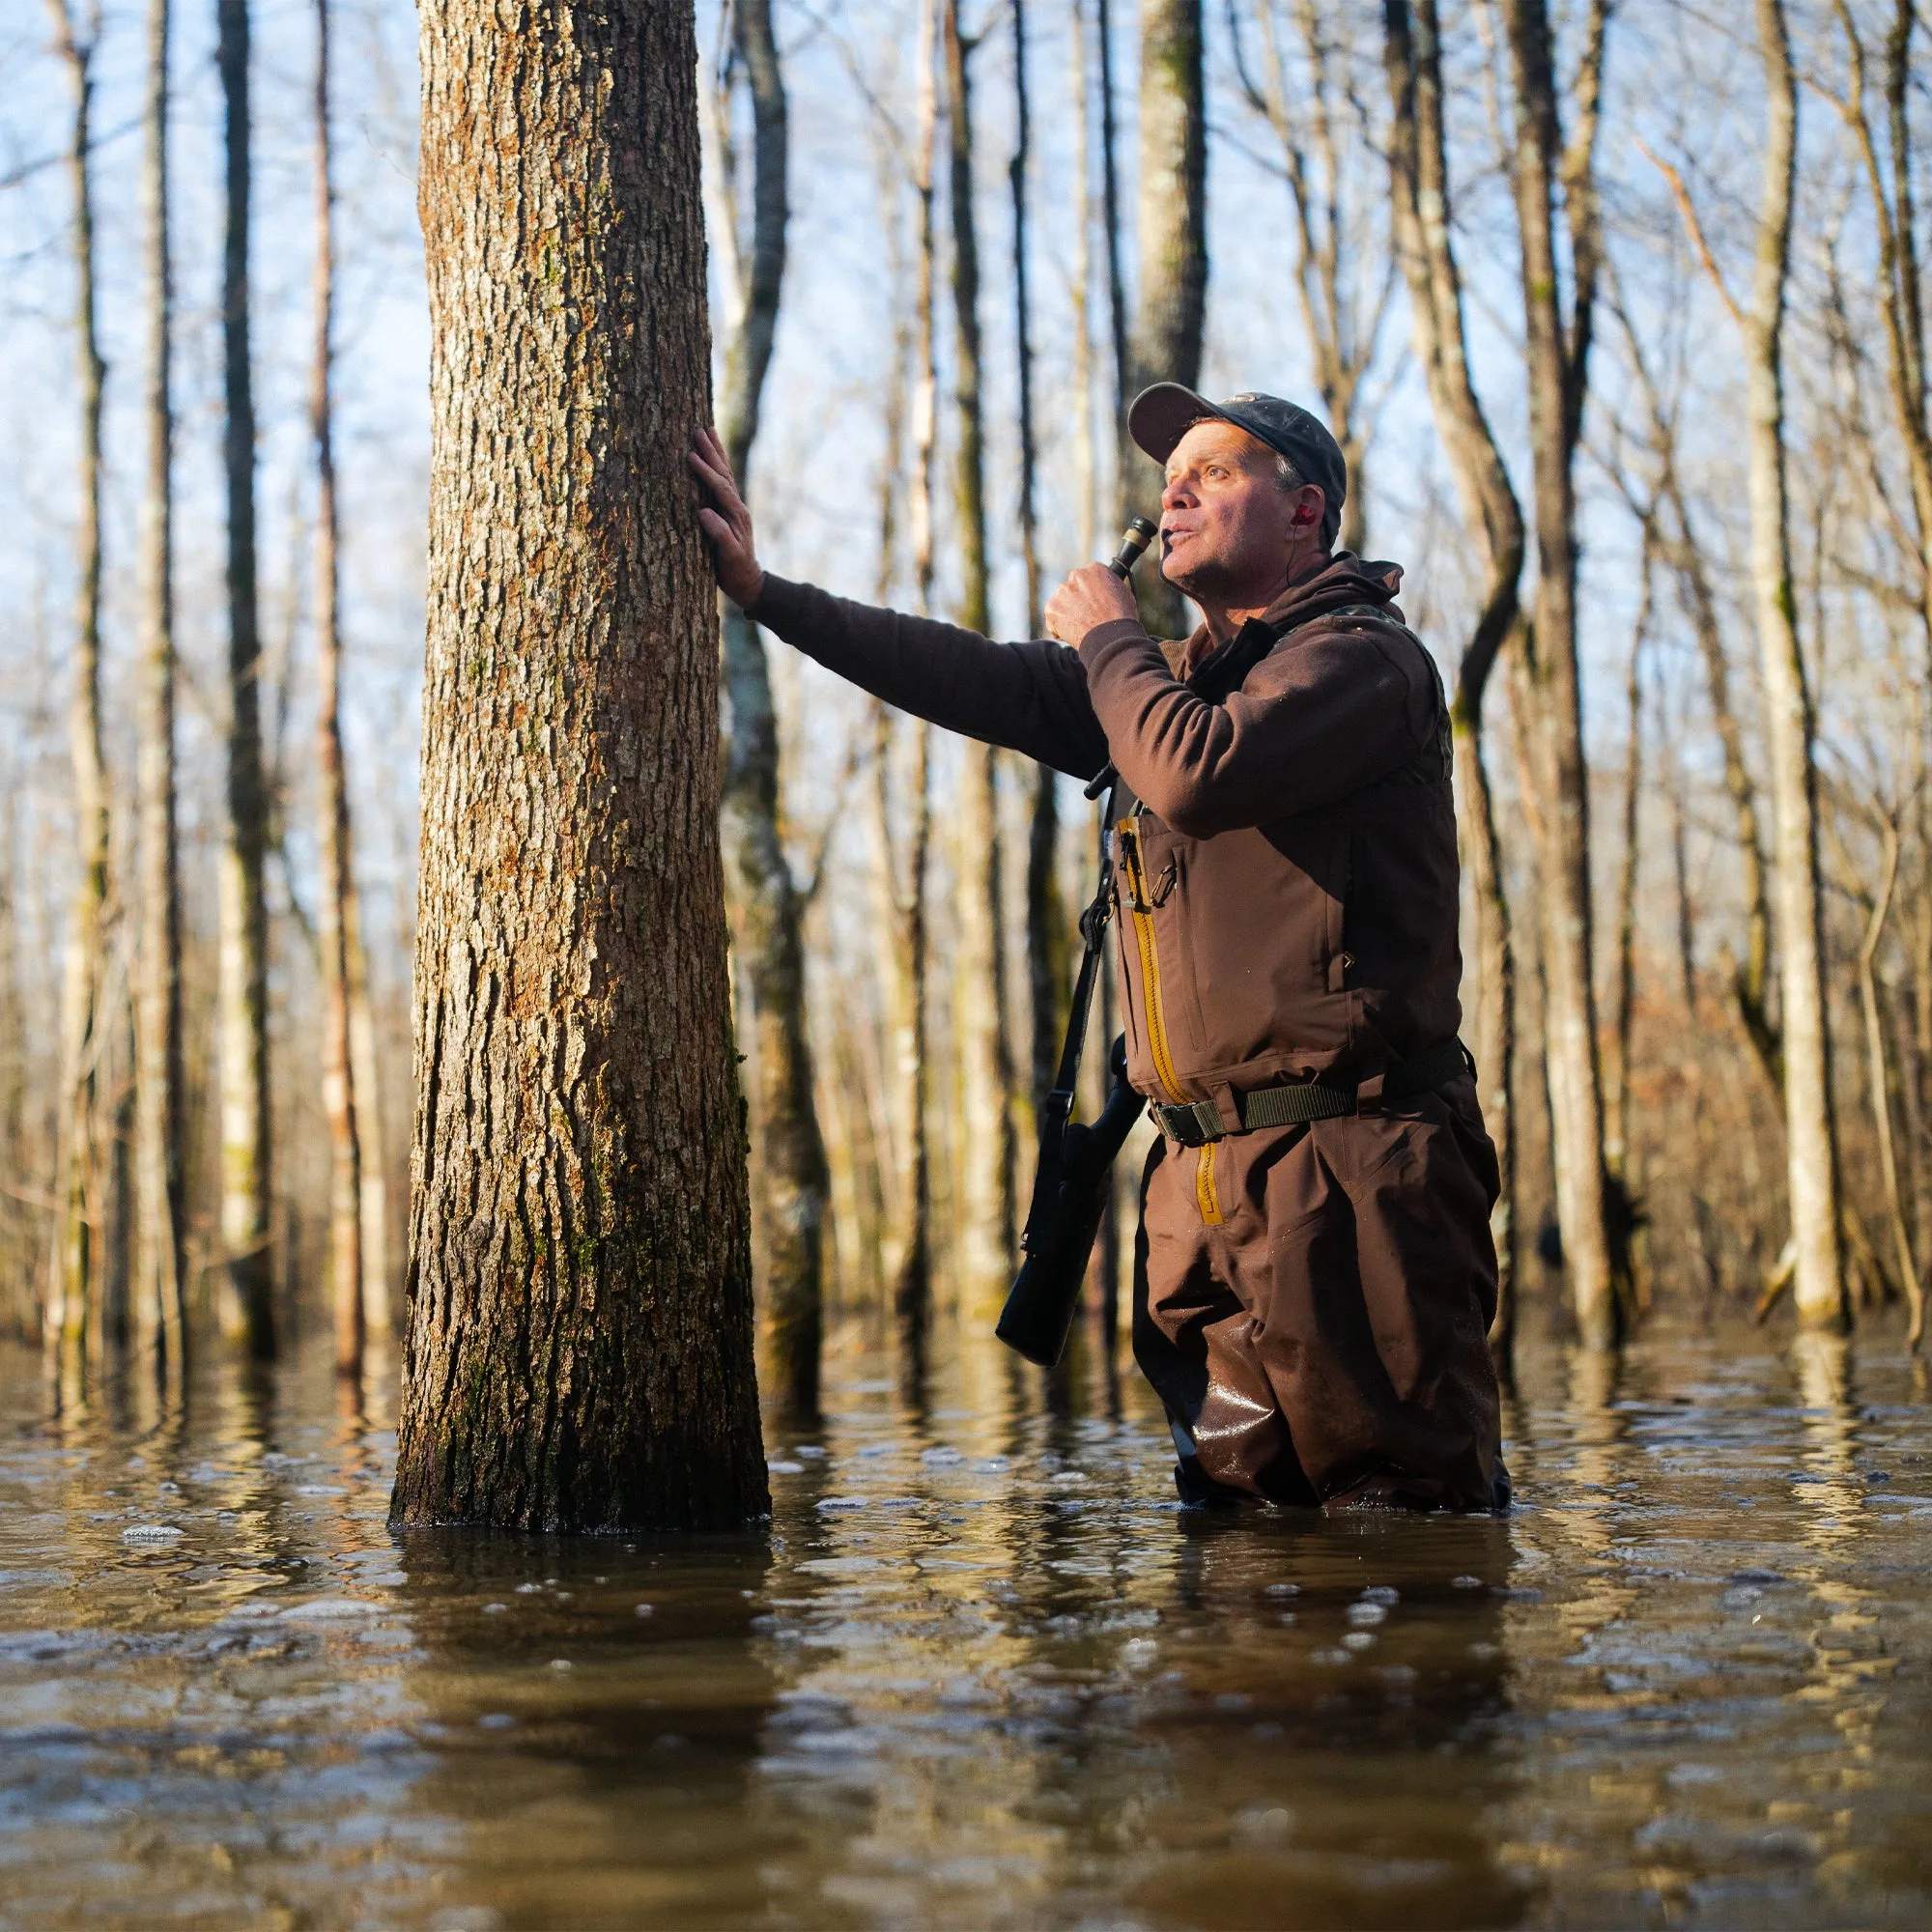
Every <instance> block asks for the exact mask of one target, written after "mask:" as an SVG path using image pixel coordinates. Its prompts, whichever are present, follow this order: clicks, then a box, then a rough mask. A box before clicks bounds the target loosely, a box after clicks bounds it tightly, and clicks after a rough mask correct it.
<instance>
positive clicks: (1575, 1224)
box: [1503, 0, 1628, 1348]
mask: <svg viewBox="0 0 1932 1932" xmlns="http://www.w3.org/2000/svg"><path fill="white" fill-rule="evenodd" d="M1503 13H1504V18H1505V21H1506V24H1507V27H1508V31H1509V41H1510V53H1511V65H1512V69H1513V72H1514V76H1515V88H1516V101H1517V121H1518V128H1517V143H1516V169H1515V188H1516V204H1517V221H1518V227H1519V230H1520V237H1521V243H1522V286H1523V314H1524V323H1525V352H1526V357H1527V365H1528V378H1529V418H1530V443H1531V448H1532V453H1533V456H1534V462H1535V493H1534V494H1535V526H1536V549H1537V582H1536V606H1535V614H1534V619H1533V622H1532V624H1531V626H1530V628H1529V629H1528V631H1527V632H1525V634H1524V644H1525V648H1524V650H1523V651H1522V652H1520V654H1519V656H1518V658H1517V660H1516V662H1515V670H1516V673H1517V675H1516V691H1517V693H1518V694H1519V696H1520V697H1521V698H1522V699H1523V700H1524V701H1525V703H1526V706H1527V708H1528V710H1529V714H1530V717H1529V723H1530V725H1531V729H1530V730H1529V732H1528V733H1527V734H1526V736H1527V738H1528V744H1529V750H1530V758H1531V762H1530V766H1529V769H1528V771H1527V772H1526V773H1525V777H1526V779H1527V781H1528V783H1529V787H1530V789H1531V791H1532V793H1533V794H1534V797H1533V804H1534V807H1535V809H1534V810H1533V811H1532V813H1531V824H1532V826H1533V828H1534V830H1535V833H1536V837H1537V861H1538V885H1539V891H1538V898H1539V902H1540V906H1541V910H1542V917H1543V928H1544V930H1543V958H1544V970H1545V973H1546V976H1547V982H1548V1007H1547V1010H1546V1017H1545V1033H1546V1037H1545V1065H1546V1067H1547V1070H1548V1083H1549V1102H1550V1116H1551V1121H1552V1131H1553V1135H1554V1142H1553V1148H1552V1152H1553V1155H1554V1164H1555V1170H1556V1216H1557V1222H1558V1225H1559V1227H1560V1229H1561V1231H1562V1236H1563V1259H1564V1265H1565V1268H1566V1270H1567V1271H1568V1274H1569V1277H1570V1293H1571V1300H1572V1305H1573V1307H1574V1309H1575V1311H1576V1316H1577V1327H1578V1329H1579V1331H1580V1332H1581V1335H1582V1337H1583V1340H1584V1342H1585V1344H1586V1345H1587V1346H1589V1347H1591V1348H1608V1347H1611V1346H1613V1345H1614V1344H1615V1342H1616V1341H1617V1339H1618V1337H1619V1335H1620V1334H1621V1332H1622V1327H1623V1316H1624V1309H1623V1299H1624V1297H1623V1295H1622V1293H1621V1292H1620V1291H1621V1289H1622V1288H1623V1286H1624V1284H1625V1282H1626V1279H1627V1275H1628V1255H1627V1252H1626V1243H1625V1242H1624V1241H1623V1240H1622V1239H1621V1238H1620V1237H1619V1236H1618V1235H1617V1234H1616V1233H1615V1232H1614V1231H1613V1229H1612V1226H1611V1218H1610V1214H1609V1211H1608V1209H1609V1201H1610V1189H1611V1178H1610V1176H1609V1173H1608V1170H1607V1168H1606V1165H1605V1155H1604V1106H1603V1078H1602V1069H1601V1066H1600V1064H1599V1055H1598V1042H1597V1013H1596V996H1595V989H1594V986H1593V982H1592V978H1591V891H1590V820H1589V779H1588V772H1587V769H1586V766H1585V762H1584V753H1583V716H1582V693H1581V681H1580V677H1579V673H1578V668H1577V494H1576V477H1575V463H1576V453H1577V440H1578V437H1579V435H1580V433H1581V429H1582V418H1583V406H1584V402H1585V399H1586V397H1587V394H1588V385H1589V377H1588V369H1589V353H1590V343H1591V335H1592V331H1593V327H1594V321H1595V298H1596V280H1597V272H1598V266H1599V262H1600V259H1601V257H1600V241H1599V234H1598V223H1597V211H1596V189H1595V181H1594V171H1595V153H1594V151H1595V142H1596V128H1597V119H1598V104H1599V93H1600V89H1601V85H1602V76H1603V60H1604V46H1605V33H1606V28H1607V22H1608V14H1609V5H1608V0H1591V7H1590V14H1589V21H1588V26H1587V29H1586V36H1587V39H1586V50H1585V53H1584V57H1583V61H1582V64H1581V67H1580V70H1579V76H1578V80H1577V122H1578V128H1577V136H1576V139H1575V141H1574V143H1573V145H1572V146H1571V147H1570V149H1569V150H1568V151H1567V152H1566V151H1565V150H1564V146H1563V139H1562V133H1561V128H1560V126H1559V120H1558V107H1557V95H1556V75H1555V61H1554V52H1553V48H1552V46H1551V40H1550V28H1549V18H1548V8H1547V6H1546V4H1545V0H1505V5H1504V9H1503ZM1559 180H1560V183H1561V185H1562V190H1563V199H1564V204H1565V209H1566V213H1567V215H1568V223H1569V229H1570V241H1571V251H1570V252H1571V258H1572V271H1571V280H1572V283H1573V286H1574V295H1573V298H1572V305H1571V313H1570V315H1569V317H1568V319H1567V322H1566V318H1565V316H1564V313H1563V303H1562V297H1561V293H1560V290H1561V278H1560V276H1559V271H1558V266H1557V248H1556V207H1555V202H1556V191H1557V186H1558V183H1559ZM1620 1218H1621V1217H1620Z"/></svg>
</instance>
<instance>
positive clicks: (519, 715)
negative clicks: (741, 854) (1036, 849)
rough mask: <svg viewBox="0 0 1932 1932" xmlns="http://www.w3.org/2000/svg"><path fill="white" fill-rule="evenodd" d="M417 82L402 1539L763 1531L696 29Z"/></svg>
mask: <svg viewBox="0 0 1932 1932" xmlns="http://www.w3.org/2000/svg"><path fill="white" fill-rule="evenodd" d="M422 71H423V113H422V128H423V137H422V167H421V176H420V189H419V193H420V205H421V213H422V221H423V235H424V249H425V258H426V262H427V266H428V273H429V294H430V314H431V320H432V325H433V327H432V337H431V339H432V342H433V344H434V351H433V357H432V363H431V372H430V393H431V401H432V433H433V439H434V441H433V467H432V485H431V509H430V541H429V611H430V617H429V662H428V673H427V681H426V688H425V703H424V727H423V819H422V823H423V839H422V846H423V868H422V884H421V889H420V898H419V923H418V932H419V937H418V943H417V949H416V1040H417V1048H416V1051H417V1081H416V1091H417V1094H418V1100H417V1115H416V1136H415V1198H414V1203H413V1209H412V1230H411V1244H410V1248H411V1254H410V1283H409V1288H410V1339H409V1353H408V1359H407V1362H406V1365H405V1376H404V1405H403V1414H402V1422H401V1430H400V1439H399V1443H398V1451H397V1474H396V1488H395V1496H394V1502H393V1505H392V1508H393V1514H394V1517H395V1519H396V1520H398V1521H400V1522H404V1523H426V1522H437V1521H451V1520H472V1521H490V1522H496V1523H501V1524H505V1525H511V1526H518V1527H524V1528H531V1529H536V1528H544V1529H552V1530H587V1529H595V1528H619V1527H630V1526H635V1527H644V1526H648V1525H660V1526H665V1527H695V1526H701V1525H723V1524H728V1523H736V1522H742V1521H744V1520H747V1519H749V1518H752V1517H754V1516H757V1515H760V1514H762V1513H763V1512H764V1511H765V1510H767V1509H768V1508H769V1494H768V1486H767V1483H766V1477H765V1466H764V1458H763V1452H762V1449H761V1446H760V1442H759V1430H758V1411H757V1392H756V1387H755V1380H754V1376H753V1307H752V1280H751V1240H750V1211H751V1210H750V1203H749V1198H748V1183H747V1176H746V1167H745V1155H744V1149H743V1143H742V1140H741V1127H740V1115H739V1101H738V1093H737V1083H736V1079H735V1075H734V1067H733V1059H732V1048H731V1037H730V1023H729V1006H730V1003H729V998H728V974H727V967H726V960H725V902H724V898H725V895H724V871H723V865H722V861H721V856H720V850H719V834H718V786H719V779H718V758H717V744H718V735H717V734H718V709H717V700H718V662H719V658H718V631H717V610H716V603H715V593H714V588H713V577H712V572H711V567H710V564H709V562H708V560H707V557H706V554H705V550H704V545H703V540H702V536H701V534H700V532H699V529H698V526H697V521H696V503H695V501H694V492H693V491H692V489H691V486H690V482H689V476H688V472H687V469H686V456H687V452H688V451H689V449H690V448H691V444H692V439H693V438H694V436H695V435H696V432H697V430H698V429H699V427H700V426H701V425H702V424H704V423H705V422H706V421H707V420H708V418H709V415H710V397H709V380H708V378H709V363H710V340H709V329H708V326H707V320H706V304H705V277H704V234H703V222H702V216H701V210H700V188H699V179H698V176H699V167H698V152H697V149H698V140H697V100H696V43H695V27H694V22H693V18H692V11H691V8H690V7H689V6H688V5H686V6H681V7H667V6H658V5H653V4H648V0H621V4H617V5H614V6H607V5H596V6H592V5H588V4H577V0H572V4H570V5H569V6H568V7H567V8H566V10H565V12H564V13H563V14H560V15H558V16H557V19H556V23H555V30H554V32H550V33H546V34H544V35H542V36H538V37H531V36H526V35H524V34H521V33H512V32H510V31H508V30H506V28H505V27H504V26H503V25H502V23H501V21H500V18H499V16H498V14H497V12H496V11H495V9H494V8H492V7H490V6H489V5H487V4H485V0H430V4H427V5H425V7H424V8H423V11H422ZM507 127H514V128H518V129H519V130H520V137H519V139H518V140H517V141H515V142H514V143H510V144H506V143H505V142H504V141H503V140H502V139H501V138H500V136H499V133H498V130H499V129H501V128H507ZM538 235H540V236H544V237H547V238H550V239H549V240H547V241H545V242H544V243H543V245H542V246H541V247H537V248H529V247H525V246H522V245H520V243H519V242H518V241H517V240H516V238H518V237H524V236H538Z"/></svg>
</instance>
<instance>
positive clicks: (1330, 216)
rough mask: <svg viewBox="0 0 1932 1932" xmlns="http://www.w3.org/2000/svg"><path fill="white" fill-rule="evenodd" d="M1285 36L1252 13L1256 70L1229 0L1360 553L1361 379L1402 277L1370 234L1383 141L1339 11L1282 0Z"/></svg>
mask: <svg viewBox="0 0 1932 1932" xmlns="http://www.w3.org/2000/svg"><path fill="white" fill-rule="evenodd" d="M1288 11H1289V14H1290V15H1291V17H1292V20H1293V46H1292V47H1291V45H1290V43H1288V39H1287V35H1286V34H1285V32H1284V26H1283V21H1282V16H1281V15H1282V9H1281V6H1280V4H1279V0H1268V4H1267V5H1265V6H1264V7H1263V8H1262V9H1261V10H1260V14H1261V39H1262V51H1263V55H1264V69H1263V71H1262V73H1261V74H1259V75H1257V74H1255V73H1253V72H1252V71H1250V69H1249V66H1248V60H1247V51H1246V43H1245V41H1244V39H1243V37H1242V33H1241V12H1242V10H1241V7H1240V5H1239V0H1229V4H1228V34H1229V38H1230V40H1231V42H1232V43H1233V45H1234V50H1235V62H1236V72H1237V74H1238V76H1239V79H1240V83H1241V92H1242V94H1243V95H1244V96H1245V97H1246V99H1247V102H1248V105H1249V106H1250V107H1252V108H1253V109H1254V111H1255V112H1256V113H1257V114H1259V115H1260V116H1262V118H1263V119H1264V120H1265V121H1266V122H1267V124H1268V126H1269V128H1271V129H1272V130H1273V132H1274V136H1275V139H1276V140H1277V142H1278V143H1279V144H1280V147H1281V155H1282V162H1281V166H1282V174H1283V177H1284V179H1285V180H1286V182H1287V184H1288V192H1289V201H1290V205H1291V206H1292V208H1293V213H1294V240H1295V264H1294V269H1295V273H1294V289H1295V295H1296V298H1298V300H1299V303H1300V307H1301V323H1302V327H1303V329H1304V331H1305V332H1306V334H1307V337H1308V345H1309V349H1310V351H1311V353H1312V354H1313V355H1314V359H1315V386H1316V388H1317V389H1319V390H1320V391H1321V401H1322V405H1323V407H1324V408H1325V409H1326V410H1327V412H1328V422H1329V426H1330V427H1331V428H1332V429H1333V431H1334V433H1335V440H1336V441H1337V442H1338V443H1340V444H1341V446H1342V454H1343V455H1344V457H1346V458H1347V459H1348V465H1349V497H1348V501H1347V502H1346V503H1345V504H1344V505H1343V507H1342V526H1341V542H1342V547H1343V549H1344V550H1351V551H1360V549H1361V548H1362V545H1363V543H1364V542H1365V540H1366V538H1365V531H1366V529H1367V515H1368V490H1367V483H1368V475H1367V468H1368V453H1369V437H1370V432H1371V419H1370V411H1369V408H1368V399H1367V398H1366V397H1365V396H1364V394H1363V384H1364V382H1365V380H1366V378H1367V376H1368V373H1369V370H1370V368H1371V366H1372V365H1373V363H1374V361H1375V358H1376V351H1377V348H1378V345H1379V343H1380V340H1381V330H1382V322H1383V320H1384V318H1385V317H1386V316H1387V314H1388V308H1389V298H1390V297H1391V296H1392V295H1393V294H1394V292H1395V284H1396V279H1397V274H1398V270H1397V266H1396V260H1395V255H1394V252H1393V251H1392V250H1389V249H1387V248H1386V246H1385V238H1384V237H1383V235H1382V234H1381V233H1380V232H1379V230H1378V221H1379V218H1380V215H1381V209H1382V202H1381V197H1380V196H1379V195H1378V194H1377V193H1375V192H1374V190H1373V189H1372V188H1369V187H1368V186H1367V184H1368V183H1370V182H1371V181H1373V179H1374V177H1373V175H1372V173H1371V165H1372V162H1373V159H1374V157H1375V156H1376V155H1377V154H1378V152H1379V151H1380V150H1382V149H1383V148H1384V147H1385V146H1386V139H1385V137H1384V136H1383V134H1382V132H1381V130H1379V129H1378V128H1374V127H1372V126H1371V125H1370V122H1369V117H1368V112H1367V107H1366V98H1365V96H1364V95H1363V93H1362V91H1361V90H1360V89H1359V88H1358V87H1357V86H1356V84H1355V75H1354V73H1353V71H1352V69H1353V67H1354V64H1355V60H1356V50H1355V47H1354V45H1353V43H1352V39H1351V34H1352V29H1350V27H1349V26H1347V25H1346V24H1345V20H1346V17H1347V16H1346V14H1337V13H1336V12H1335V11H1334V10H1332V9H1324V8H1322V7H1321V5H1320V4H1319V0H1289V6H1288Z"/></svg>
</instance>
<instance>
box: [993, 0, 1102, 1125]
mask: <svg viewBox="0 0 1932 1932" xmlns="http://www.w3.org/2000/svg"><path fill="white" fill-rule="evenodd" d="M1012 6H1013V127H1014V139H1013V157H1012V161H1011V164H1010V165H1009V169H1008V179H1009V183H1010V185H1011V188H1012V197H1013V355H1014V362H1015V365H1016V367H1017V369H1018V371H1019V392H1020V393H1019V411H1020V422H1019V430H1020V501H1019V521H1020V557H1021V561H1022V563H1023V565H1024V567H1025V570H1026V599H1027V612H1026V634H1027V636H1028V637H1029V638H1037V637H1038V636H1040V634H1041V631H1042V629H1043V627H1044V626H1043V619H1042V617H1041V614H1040V580H1039V542H1038V530H1037V518H1036V513H1035V503H1034V497H1035V484H1036V480H1037V469H1038V449H1037V441H1036V438H1035V432H1034V416H1033V308H1032V299H1031V285H1030V280H1029V273H1028V267H1029V265H1028V261H1027V213H1028V210H1027V167H1028V163H1029V161H1030V159H1031V157H1032V152H1033V117H1032V112H1031V103H1030V102H1029V100H1028V99H1027V18H1026V0H1012ZM1079 32H1080V28H1079V21H1078V20H1077V19H1076V20H1075V22H1074V33H1075V37H1076V45H1077V41H1078V38H1079ZM1076 64H1077V60H1076ZM1080 152H1081V155H1082V164H1083V166H1084V161H1085V144H1084V143H1082V144H1081V149H1080ZM1085 245H1086V244H1085V240H1084V238H1083V239H1082V241H1081V242H1080V247H1081V249H1082V251H1084V249H1085ZM1075 299H1076V306H1077V307H1078V308H1079V310H1080V316H1079V320H1078V323H1077V328H1078V330H1079V331H1080V332H1081V333H1082V334H1084V333H1085V331H1086V327H1087V322H1086V292H1085V290H1084V288H1083V289H1082V290H1081V291H1080V293H1079V294H1078V296H1077V297H1076V298H1075ZM1075 358H1076V360H1078V361H1080V362H1081V363H1082V364H1083V365H1084V364H1085V361H1086V356H1085V354H1084V352H1083V351H1082V350H1081V348H1080V347H1079V345H1076V350H1075ZM1077 382H1078V378H1076V384H1077ZM1026 906H1027V991H1028V995H1029V1006H1030V1008H1031V1017H1032V1026H1031V1029H1030V1032H1031V1034H1032V1041H1033V1065H1032V1066H1031V1068H1030V1072H1031V1076H1032V1077H1031V1080H1030V1082H1029V1092H1030V1094H1031V1098H1032V1101H1033V1105H1034V1107H1035V1109H1036V1110H1037V1108H1038V1105H1039V1102H1040V1100H1041V1098H1042V1097H1043V1096H1044V1094H1046V1091H1047V1089H1048V1088H1049V1087H1050V1086H1052V1084H1053V1065H1054V1056H1055V1054H1056V1053H1057V1051H1058V1050H1059V1037H1058V1036H1059V1033H1060V1024H1061V1013H1062V1009H1063V1005H1064V1000H1065V994H1064V990H1063V989H1064V986H1065V979H1066V954H1067V944H1066V905H1065V899H1064V897H1063V896H1062V894H1061V890H1060V785H1059V780H1058V778H1057V777H1056V775H1055V773H1054V772H1053V771H1052V769H1051V768H1050V767H1049V766H1046V765H1039V766H1037V767H1036V768H1035V770H1034V789H1033V812H1032V816H1031V819H1030V821H1029V824H1028V828H1027V877H1026Z"/></svg>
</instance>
